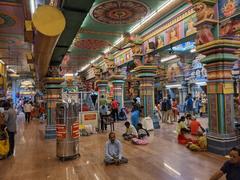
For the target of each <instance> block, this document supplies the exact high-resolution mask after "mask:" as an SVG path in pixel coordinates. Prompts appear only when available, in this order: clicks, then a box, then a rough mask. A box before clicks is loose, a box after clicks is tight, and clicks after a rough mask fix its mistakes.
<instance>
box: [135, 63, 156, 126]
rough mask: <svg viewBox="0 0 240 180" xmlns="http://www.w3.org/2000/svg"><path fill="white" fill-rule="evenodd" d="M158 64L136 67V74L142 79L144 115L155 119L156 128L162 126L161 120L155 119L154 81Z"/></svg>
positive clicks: (141, 92) (141, 91) (141, 95)
mask: <svg viewBox="0 0 240 180" xmlns="http://www.w3.org/2000/svg"><path fill="white" fill-rule="evenodd" d="M156 70H157V66H152V65H144V66H138V67H136V68H135V69H134V72H135V74H136V76H137V77H138V78H139V79H140V87H139V88H140V98H141V105H142V106H143V113H144V117H147V116H150V117H152V119H153V125H154V128H155V129H158V128H160V125H159V120H157V119H154V118H153V117H154V114H153V110H154V107H155V104H154V100H155V98H154V82H155V76H156Z"/></svg>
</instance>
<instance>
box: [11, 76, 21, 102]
mask: <svg viewBox="0 0 240 180" xmlns="http://www.w3.org/2000/svg"><path fill="white" fill-rule="evenodd" d="M11 80H12V100H13V105H14V107H16V105H17V92H19V87H20V84H19V81H18V80H17V78H14V77H12V78H11Z"/></svg>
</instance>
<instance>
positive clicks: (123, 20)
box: [67, 0, 167, 68]
mask: <svg viewBox="0 0 240 180" xmlns="http://www.w3.org/2000/svg"><path fill="white" fill-rule="evenodd" d="M166 1H167V0H96V1H95V3H94V4H93V6H92V8H91V9H90V11H89V13H88V15H87V16H86V18H85V20H84V22H83V24H82V25H81V28H80V29H79V31H78V33H77V35H76V37H75V39H74V40H73V42H72V45H71V46H70V48H69V57H70V60H69V61H68V63H67V65H68V66H69V67H76V66H77V67H78V68H80V67H81V66H84V65H86V64H87V63H89V62H90V61H91V60H92V59H94V58H96V57H98V56H99V55H102V54H103V51H104V50H105V49H106V48H108V47H111V46H112V44H113V43H114V42H115V41H116V40H117V39H119V38H120V37H121V35H123V34H124V33H126V32H128V31H129V29H130V28H131V27H132V26H134V25H135V24H136V23H137V22H139V21H140V20H141V19H142V18H144V17H145V16H146V15H148V14H149V13H151V12H153V11H154V10H156V9H157V8H158V7H159V6H160V5H161V4H162V3H164V2H166Z"/></svg>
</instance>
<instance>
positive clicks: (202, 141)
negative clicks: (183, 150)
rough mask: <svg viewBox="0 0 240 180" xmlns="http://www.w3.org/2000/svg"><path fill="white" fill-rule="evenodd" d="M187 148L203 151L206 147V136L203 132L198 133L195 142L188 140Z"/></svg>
mask: <svg viewBox="0 0 240 180" xmlns="http://www.w3.org/2000/svg"><path fill="white" fill-rule="evenodd" d="M187 148H188V149H190V150H191V151H205V150H206V149H207V137H206V135H204V134H199V137H198V139H197V140H196V141H195V142H189V143H188V144H187Z"/></svg>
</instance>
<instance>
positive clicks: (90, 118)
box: [83, 113, 97, 121]
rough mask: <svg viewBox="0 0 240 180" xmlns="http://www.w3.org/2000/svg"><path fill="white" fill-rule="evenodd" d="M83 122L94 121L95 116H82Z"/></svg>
mask: <svg viewBox="0 0 240 180" xmlns="http://www.w3.org/2000/svg"><path fill="white" fill-rule="evenodd" d="M83 117H84V121H95V120H96V119H97V114H93V113H92V114H84V116H83Z"/></svg>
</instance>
